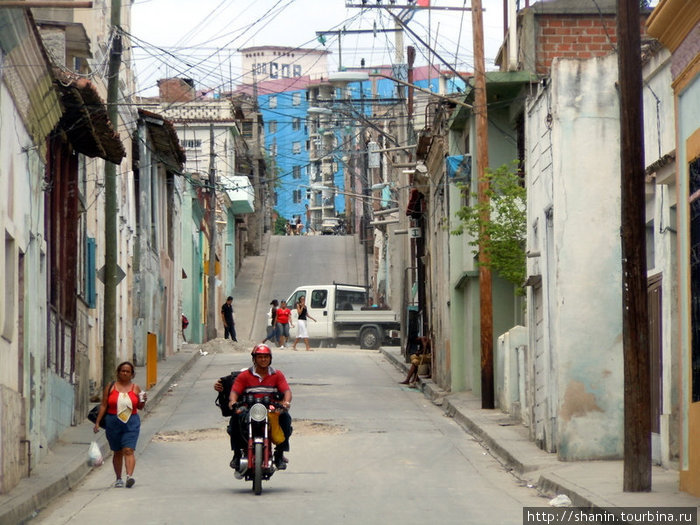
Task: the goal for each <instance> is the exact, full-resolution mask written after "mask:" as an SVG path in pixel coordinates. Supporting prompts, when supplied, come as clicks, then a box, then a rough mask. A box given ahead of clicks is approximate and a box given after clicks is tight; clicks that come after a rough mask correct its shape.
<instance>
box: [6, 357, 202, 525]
mask: <svg viewBox="0 0 700 525" xmlns="http://www.w3.org/2000/svg"><path fill="white" fill-rule="evenodd" d="M198 348H199V345H183V349H182V350H181V351H180V352H178V353H176V354H174V355H172V356H170V357H168V359H167V360H163V361H158V375H157V381H158V382H157V383H156V384H155V386H154V387H153V388H151V389H150V390H148V403H146V408H145V409H144V410H143V411H141V413H142V414H144V416H145V417H148V412H149V407H150V408H151V409H152V408H153V407H155V406H156V405H157V404H158V403H159V402H160V400H161V399H162V398H163V396H165V395H166V394H167V393H168V390H169V389H170V385H172V384H173V383H175V382H177V380H178V378H180V377H181V376H182V375H183V374H184V373H185V372H187V370H189V369H190V367H191V366H192V365H193V364H194V362H195V360H196V359H197V357H199V350H198ZM136 377H137V378H140V381H141V382H140V383H139V384H141V385H142V386H143V381H144V378H145V377H146V368H145V367H142V366H137V367H136ZM92 429H93V424H92V423H91V422H90V421H88V420H87V418H86V419H85V420H84V422H83V423H81V424H80V425H77V426H75V427H70V428H68V429H67V430H66V431H65V432H64V433H63V434H61V437H60V438H59V440H58V442H57V443H56V444H54V445H53V446H52V447H51V450H50V452H49V453H48V455H47V456H45V457H44V459H43V460H42V461H41V462H40V463H39V464H38V465H36V466H35V467H34V469H33V470H32V472H31V475H30V476H29V477H28V478H23V479H22V481H20V483H19V484H18V485H17V486H16V487H14V488H13V489H12V490H11V491H10V492H9V493H7V494H2V495H0V525H17V524H19V523H22V522H24V521H25V520H27V519H29V518H32V517H33V516H35V514H36V511H37V510H39V509H41V508H43V507H45V506H46V505H48V504H49V503H50V502H51V501H53V500H54V499H55V498H57V497H59V496H60V495H62V494H63V493H65V492H67V491H69V490H70V489H72V488H73V487H75V486H76V485H78V484H79V483H80V482H81V480H82V479H83V478H84V477H85V476H86V475H87V474H88V473H89V472H90V470H91V469H92V467H91V466H89V465H88V463H87V451H88V446H89V445H90V442H91V441H93V440H96V441H97V442H98V444H99V445H100V449H101V450H102V453H103V454H105V455H107V454H108V453H109V447H108V446H107V438H106V437H105V433H104V432H99V433H97V434H95V433H93V430H92ZM105 461H106V462H109V461H111V460H110V459H109V458H108V457H106V458H105Z"/></svg>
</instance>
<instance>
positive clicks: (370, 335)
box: [360, 327, 381, 350]
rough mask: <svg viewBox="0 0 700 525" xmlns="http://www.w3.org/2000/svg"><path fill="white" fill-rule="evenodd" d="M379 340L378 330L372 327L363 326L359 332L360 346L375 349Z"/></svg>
mask: <svg viewBox="0 0 700 525" xmlns="http://www.w3.org/2000/svg"><path fill="white" fill-rule="evenodd" d="M380 343H381V340H380V338H379V330H377V329H376V328H374V327H369V328H365V329H364V330H362V333H361V334H360V348H368V349H370V350H376V349H377V348H379V345H380Z"/></svg>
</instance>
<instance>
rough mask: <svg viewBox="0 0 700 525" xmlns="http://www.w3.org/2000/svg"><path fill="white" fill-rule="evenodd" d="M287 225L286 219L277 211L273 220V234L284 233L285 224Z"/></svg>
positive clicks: (285, 232) (285, 231)
mask: <svg viewBox="0 0 700 525" xmlns="http://www.w3.org/2000/svg"><path fill="white" fill-rule="evenodd" d="M286 225H287V219H285V218H284V217H282V216H281V215H280V214H279V213H278V214H277V219H276V220H275V227H274V234H275V235H286V234H287V230H286V229H285V226H286Z"/></svg>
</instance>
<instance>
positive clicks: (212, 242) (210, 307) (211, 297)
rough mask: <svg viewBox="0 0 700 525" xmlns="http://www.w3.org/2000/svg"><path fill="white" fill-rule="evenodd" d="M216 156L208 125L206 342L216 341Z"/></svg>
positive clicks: (210, 125)
mask: <svg viewBox="0 0 700 525" xmlns="http://www.w3.org/2000/svg"><path fill="white" fill-rule="evenodd" d="M215 160H216V154H215V152H214V124H213V123H210V124H209V215H208V221H207V222H208V224H209V266H208V267H207V277H208V280H207V341H211V340H212V339H216V162H215Z"/></svg>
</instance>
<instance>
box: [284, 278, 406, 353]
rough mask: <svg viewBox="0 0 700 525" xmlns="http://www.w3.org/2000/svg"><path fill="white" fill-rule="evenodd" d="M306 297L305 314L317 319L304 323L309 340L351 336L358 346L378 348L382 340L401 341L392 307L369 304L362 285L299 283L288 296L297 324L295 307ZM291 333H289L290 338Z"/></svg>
mask: <svg viewBox="0 0 700 525" xmlns="http://www.w3.org/2000/svg"><path fill="white" fill-rule="evenodd" d="M302 295H303V296H306V308H307V311H308V313H309V314H310V315H311V317H313V318H314V319H316V322H313V321H311V320H309V321H308V322H307V323H306V326H307V327H308V332H309V339H320V340H325V341H328V342H330V343H331V344H336V343H337V342H338V340H340V339H353V340H355V341H356V342H358V343H359V344H360V348H371V349H377V348H379V346H380V345H381V344H382V343H388V344H394V345H397V344H400V341H399V334H400V328H401V322H400V320H399V314H398V313H397V312H395V311H393V310H386V309H380V308H372V307H369V306H368V295H367V290H366V289H365V288H364V287H363V286H354V285H348V284H336V283H334V284H325V285H323V284H322V285H306V286H300V287H298V288H297V289H296V290H294V292H292V294H291V295H290V296H289V299H287V305H288V306H289V308H291V309H292V313H293V316H292V319H293V322H294V324H296V312H295V310H294V306H295V305H296V303H297V302H298V300H299V298H300V297H301V296H302ZM293 337H294V334H293V333H292V338H293Z"/></svg>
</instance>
